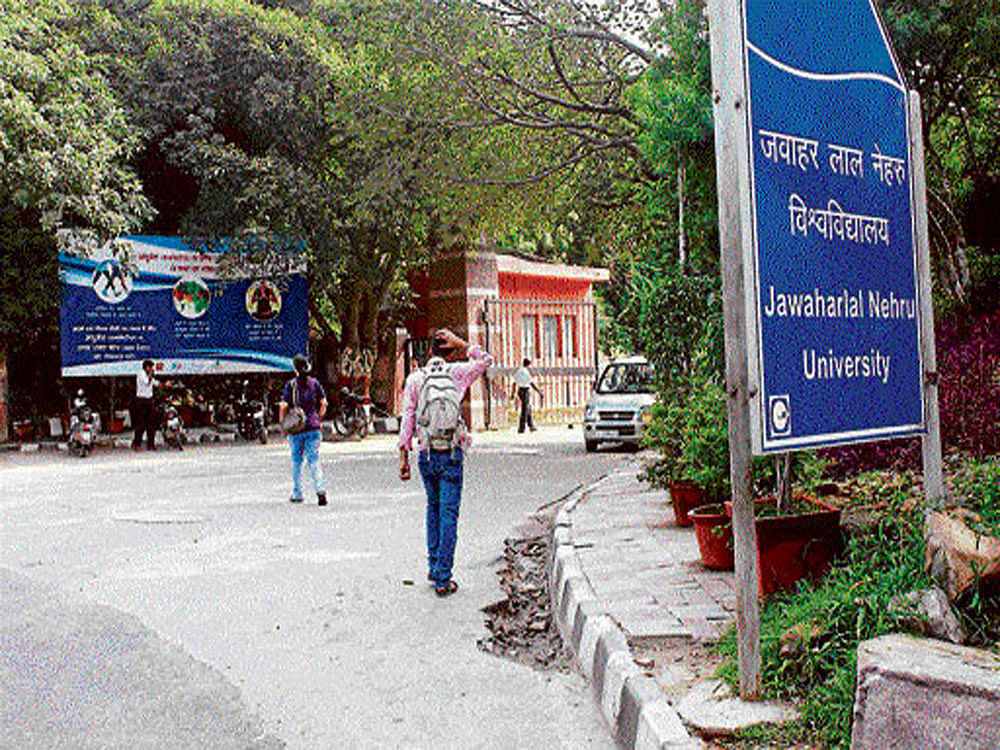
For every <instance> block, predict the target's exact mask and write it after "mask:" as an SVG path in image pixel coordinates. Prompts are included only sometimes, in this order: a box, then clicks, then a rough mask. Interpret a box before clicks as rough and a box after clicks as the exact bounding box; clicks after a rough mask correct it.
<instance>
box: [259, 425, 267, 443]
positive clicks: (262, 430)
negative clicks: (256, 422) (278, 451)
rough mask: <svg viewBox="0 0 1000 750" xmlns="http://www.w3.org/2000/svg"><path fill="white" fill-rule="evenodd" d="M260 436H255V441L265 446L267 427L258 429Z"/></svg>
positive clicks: (262, 426)
mask: <svg viewBox="0 0 1000 750" xmlns="http://www.w3.org/2000/svg"><path fill="white" fill-rule="evenodd" d="M259 432H260V434H258V435H257V439H258V440H260V444H261V445H266V444H267V427H265V426H264V425H261V426H260V428H259Z"/></svg>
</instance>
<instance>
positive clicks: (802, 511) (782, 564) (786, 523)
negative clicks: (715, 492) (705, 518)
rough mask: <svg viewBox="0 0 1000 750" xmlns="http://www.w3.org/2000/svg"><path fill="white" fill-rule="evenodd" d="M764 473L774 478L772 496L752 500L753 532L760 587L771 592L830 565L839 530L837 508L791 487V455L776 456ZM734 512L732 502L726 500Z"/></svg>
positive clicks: (840, 547)
mask: <svg viewBox="0 0 1000 750" xmlns="http://www.w3.org/2000/svg"><path fill="white" fill-rule="evenodd" d="M757 473H758V474H761V473H763V474H764V475H765V476H764V479H765V481H766V480H767V479H769V478H772V477H773V479H774V481H775V482H776V483H777V485H778V487H777V492H776V493H775V495H774V496H773V497H760V498H757V499H756V500H755V501H754V527H755V531H756V533H757V567H758V576H759V578H760V593H761V595H763V596H769V595H771V594H774V593H776V592H778V591H782V590H784V589H788V588H791V587H793V586H795V584H796V583H798V581H800V580H801V579H803V578H807V577H809V578H818V577H820V576H822V575H823V574H824V573H826V571H827V570H829V568H830V565H831V564H832V562H833V560H834V558H835V557H836V556H837V555H838V554H840V552H841V551H842V550H843V546H844V542H843V535H842V534H841V531H840V517H841V511H840V508H837V507H835V506H833V505H830V504H828V503H825V502H823V501H821V500H819V499H817V498H815V497H812V496H811V495H808V494H803V493H797V494H793V493H792V491H791V473H792V461H791V457H790V456H789V455H788V454H783V455H781V456H778V457H777V458H776V459H775V462H774V473H773V475H770V476H768V472H767V471H764V472H761V470H760V467H758V472H757ZM726 510H727V512H728V513H729V514H732V503H731V502H729V503H726Z"/></svg>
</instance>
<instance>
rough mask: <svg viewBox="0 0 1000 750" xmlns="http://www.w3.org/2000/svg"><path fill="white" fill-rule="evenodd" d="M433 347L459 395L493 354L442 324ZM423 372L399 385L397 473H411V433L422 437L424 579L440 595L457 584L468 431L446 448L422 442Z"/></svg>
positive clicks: (407, 475)
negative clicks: (419, 424)
mask: <svg viewBox="0 0 1000 750" xmlns="http://www.w3.org/2000/svg"><path fill="white" fill-rule="evenodd" d="M432 345H433V348H432V353H433V354H434V355H435V356H440V357H442V358H443V359H444V360H445V361H446V362H447V363H448V375H449V376H450V377H451V379H452V380H453V381H454V383H455V388H456V389H457V391H458V396H459V399H461V397H462V396H463V395H464V394H465V392H466V391H467V390H468V388H469V386H470V385H472V383H473V382H475V380H476V379H477V378H478V377H479V376H480V375H482V374H483V373H484V372H486V370H487V369H488V368H489V366H490V364H492V362H493V358H492V357H490V355H489V354H488V353H487V352H486V351H484V350H483V349H482V348H481V347H479V346H469V345H468V344H467V343H466V342H465V341H463V340H462V339H460V338H459V337H458V336H456V335H455V334H454V333H452V332H451V331H449V330H447V329H445V328H442V329H441V330H440V331H438V332H437V333H436V334H435V335H434V341H433V344H432ZM425 378H426V372H425V371H424V370H423V369H420V370H415V371H414V372H412V373H410V375H409V377H408V378H407V379H406V385H405V386H404V391H403V419H402V422H401V424H400V428H399V478H400V479H402V480H403V481H406V480H408V479H409V478H410V451H411V450H412V441H413V436H414V433H417V438H418V440H419V441H420V446H419V450H420V454H419V456H418V458H417V467H418V468H419V469H420V477H421V479H423V482H424V491H425V493H426V495H427V512H426V531H427V579H428V580H429V581H430V582H431V583H433V584H434V591H435V593H436V594H437V595H438V596H450V595H451V594H453V593H455V592H456V591H457V590H458V584H457V583H456V582H455V581H454V580H453V579H452V577H451V569H452V565H453V564H454V559H455V544H456V541H457V539H458V512H459V508H460V507H461V504H462V471H463V462H464V460H465V449H467V448H468V447H469V443H470V438H469V435H468V431H466V430H464V429H463V430H461V435H460V438H459V441H458V444H457V445H456V446H455V447H452V448H450V449H448V450H434V449H432V448H431V447H430V446H429V445H425V444H424V442H423V437H422V436H421V434H420V433H419V432H418V431H417V404H418V401H419V394H420V389H421V386H422V385H423V383H424V379H425Z"/></svg>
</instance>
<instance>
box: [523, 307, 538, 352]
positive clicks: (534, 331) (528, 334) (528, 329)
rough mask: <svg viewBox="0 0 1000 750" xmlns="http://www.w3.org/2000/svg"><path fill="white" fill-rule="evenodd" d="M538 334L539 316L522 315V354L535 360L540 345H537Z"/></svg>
mask: <svg viewBox="0 0 1000 750" xmlns="http://www.w3.org/2000/svg"><path fill="white" fill-rule="evenodd" d="M537 336H538V316H537V315H522V316H521V356H522V357H527V358H528V359H530V360H534V359H535V358H536V356H537V350H538V347H537V346H535V342H536V338H537Z"/></svg>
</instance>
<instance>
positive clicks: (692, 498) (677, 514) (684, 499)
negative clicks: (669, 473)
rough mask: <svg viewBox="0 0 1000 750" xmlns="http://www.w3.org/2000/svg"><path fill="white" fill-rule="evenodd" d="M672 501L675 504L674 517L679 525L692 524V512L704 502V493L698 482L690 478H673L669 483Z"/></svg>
mask: <svg viewBox="0 0 1000 750" xmlns="http://www.w3.org/2000/svg"><path fill="white" fill-rule="evenodd" d="M667 489H668V491H669V492H670V502H671V504H672V505H673V506H674V518H675V519H676V521H677V525H678V526H690V525H691V523H692V521H691V516H690V512H691V511H692V510H694V509H695V508H697V507H698V506H699V505H701V504H702V503H703V502H704V497H705V495H704V493H703V492H702V489H701V486H700V485H699V484H698V483H697V482H692V481H691V480H690V479H671V480H670V483H669V484H668V485H667Z"/></svg>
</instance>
